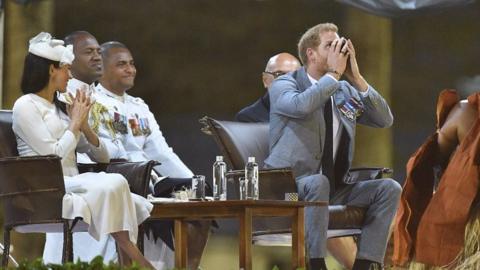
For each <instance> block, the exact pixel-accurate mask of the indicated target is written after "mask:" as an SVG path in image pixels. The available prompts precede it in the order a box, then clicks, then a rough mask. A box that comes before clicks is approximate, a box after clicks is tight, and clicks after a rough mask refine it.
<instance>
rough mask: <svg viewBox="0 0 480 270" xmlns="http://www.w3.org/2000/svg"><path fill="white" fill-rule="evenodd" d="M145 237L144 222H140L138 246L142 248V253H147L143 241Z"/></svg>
mask: <svg viewBox="0 0 480 270" xmlns="http://www.w3.org/2000/svg"><path fill="white" fill-rule="evenodd" d="M144 238H145V229H144V227H143V224H140V226H138V239H137V247H138V249H139V250H140V252H141V253H142V255H145V252H144V243H143V241H144Z"/></svg>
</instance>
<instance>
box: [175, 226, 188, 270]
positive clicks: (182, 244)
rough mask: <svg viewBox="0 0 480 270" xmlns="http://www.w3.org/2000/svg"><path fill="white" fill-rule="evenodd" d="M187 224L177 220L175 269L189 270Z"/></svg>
mask: <svg viewBox="0 0 480 270" xmlns="http://www.w3.org/2000/svg"><path fill="white" fill-rule="evenodd" d="M187 258H188V253H187V223H186V222H184V221H183V220H181V219H175V267H176V268H179V269H186V268H187Z"/></svg>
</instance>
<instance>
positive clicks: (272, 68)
mask: <svg viewBox="0 0 480 270" xmlns="http://www.w3.org/2000/svg"><path fill="white" fill-rule="evenodd" d="M299 67H300V62H298V60H297V58H296V57H295V56H293V55H291V54H289V53H279V54H276V55H274V56H272V57H271V58H270V59H269V60H268V62H267V66H266V67H265V71H264V72H263V73H262V81H263V87H265V89H267V92H266V93H265V95H264V96H263V97H261V98H260V99H259V100H257V101H255V103H253V104H251V105H249V106H247V107H245V108H243V109H242V110H241V111H239V112H238V113H237V115H235V120H237V121H239V122H268V121H269V120H270V96H269V95H268V88H269V87H270V84H271V83H272V82H273V80H275V79H276V78H277V77H279V76H281V75H283V74H286V73H288V72H292V71H295V70H297V69H298V68H299Z"/></svg>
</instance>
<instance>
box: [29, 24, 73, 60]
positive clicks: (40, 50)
mask: <svg viewBox="0 0 480 270" xmlns="http://www.w3.org/2000/svg"><path fill="white" fill-rule="evenodd" d="M28 52H29V53H32V54H34V55H36V56H40V57H42V58H45V59H50V60H52V61H58V62H60V63H62V64H69V65H71V64H72V61H73V59H75V56H74V55H73V46H72V45H67V46H64V42H63V40H60V39H52V36H51V35H50V34H49V33H46V32H41V33H40V34H38V35H36V36H35V37H34V38H32V39H30V45H29V46H28Z"/></svg>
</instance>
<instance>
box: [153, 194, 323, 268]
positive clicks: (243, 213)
mask: <svg viewBox="0 0 480 270" xmlns="http://www.w3.org/2000/svg"><path fill="white" fill-rule="evenodd" d="M153 204H154V208H153V211H152V213H151V216H150V219H173V220H174V222H175V267H177V268H180V269H183V268H186V267H187V258H188V250H187V223H186V222H185V221H187V220H199V219H219V218H238V219H239V221H240V232H239V252H240V255H239V259H240V262H239V266H240V269H244V270H251V269H252V218H253V217H285V216H286V217H291V218H292V269H297V268H301V267H303V268H304V267H305V239H304V236H305V222H304V208H305V206H323V207H326V206H327V205H328V204H327V203H326V202H296V201H269V200H229V201H205V202H153Z"/></svg>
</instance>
